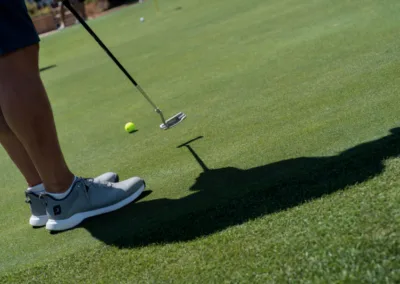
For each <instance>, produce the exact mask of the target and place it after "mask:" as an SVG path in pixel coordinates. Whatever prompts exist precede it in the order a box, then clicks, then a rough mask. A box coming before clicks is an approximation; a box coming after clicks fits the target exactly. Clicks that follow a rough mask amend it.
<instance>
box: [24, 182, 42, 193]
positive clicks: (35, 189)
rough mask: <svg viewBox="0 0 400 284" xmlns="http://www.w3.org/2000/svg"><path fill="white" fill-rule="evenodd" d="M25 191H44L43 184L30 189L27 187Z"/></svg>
mask: <svg viewBox="0 0 400 284" xmlns="http://www.w3.org/2000/svg"><path fill="white" fill-rule="evenodd" d="M27 190H29V191H33V192H40V191H44V185H43V183H39V184H37V185H35V186H30V187H28V189H27Z"/></svg>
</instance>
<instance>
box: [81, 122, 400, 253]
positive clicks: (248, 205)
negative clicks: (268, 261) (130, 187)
mask: <svg viewBox="0 0 400 284" xmlns="http://www.w3.org/2000/svg"><path fill="white" fill-rule="evenodd" d="M200 138H201V137H198V138H195V139H194V140H198V139H200ZM199 143H200V142H199ZM178 147H186V148H187V149H188V150H189V151H190V152H191V153H192V154H193V155H194V158H195V160H196V161H197V162H198V163H199V165H200V168H202V169H203V172H201V173H200V174H199V176H198V178H197V179H196V181H195V182H194V184H193V185H192V186H191V188H190V191H192V192H193V193H192V194H191V195H188V196H186V197H183V198H181V199H177V200H171V199H158V200H150V201H143V200H142V201H141V202H139V203H134V204H130V205H128V206H126V207H125V208H123V209H121V210H119V211H116V212H113V213H110V214H107V215H103V216H99V217H96V218H93V219H91V220H88V221H86V222H85V223H84V224H82V226H83V227H84V228H86V229H87V230H88V231H89V232H90V233H91V234H92V235H93V237H95V238H97V239H99V240H101V241H103V242H104V243H106V244H109V245H115V246H117V247H120V248H132V247H137V246H145V245H149V244H154V243H171V242H177V241H187V240H192V239H195V238H197V237H201V236H206V235H209V234H212V233H215V232H217V231H220V230H224V229H226V228H228V227H230V226H234V225H238V224H241V223H244V222H246V221H248V220H250V219H253V218H256V217H260V216H264V215H266V214H271V213H274V212H278V211H281V210H285V209H288V208H292V207H294V206H298V205H300V204H302V203H304V202H307V201H310V200H312V199H315V198H319V197H321V196H323V195H326V194H330V193H333V192H335V191H338V190H343V189H345V188H346V187H347V186H351V185H354V184H356V183H360V182H364V181H366V180H368V179H370V178H373V177H374V176H377V175H379V174H380V173H382V171H383V169H384V165H383V162H384V160H385V159H387V158H389V157H396V156H398V155H399V154H400V129H398V128H396V129H392V130H391V134H390V135H388V136H385V137H383V138H381V139H378V140H375V141H371V142H368V143H364V144H360V145H357V146H355V147H353V148H351V149H348V150H346V151H344V152H342V153H341V154H339V155H337V156H331V157H315V158H307V157H300V158H296V159H289V160H284V161H280V162H276V163H272V164H268V165H264V166H260V167H256V168H251V169H247V170H242V169H238V168H233V167H227V168H221V169H209V168H208V167H207V166H206V164H205V162H204V161H202V160H201V158H200V157H199V156H198V155H197V153H196V152H195V151H194V149H193V148H192V146H191V145H189V142H188V143H185V144H183V145H180V146H178ZM182 150H183V149H182ZM262 154H263V153H260V155H262Z"/></svg>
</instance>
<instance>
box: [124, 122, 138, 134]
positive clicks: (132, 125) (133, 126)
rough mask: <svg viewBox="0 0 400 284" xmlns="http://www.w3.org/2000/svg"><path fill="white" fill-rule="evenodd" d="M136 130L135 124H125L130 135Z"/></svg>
mask: <svg viewBox="0 0 400 284" xmlns="http://www.w3.org/2000/svg"><path fill="white" fill-rule="evenodd" d="M135 130H136V126H135V124H134V123H133V122H128V123H127V124H125V131H126V132H128V133H131V132H132V131H135Z"/></svg>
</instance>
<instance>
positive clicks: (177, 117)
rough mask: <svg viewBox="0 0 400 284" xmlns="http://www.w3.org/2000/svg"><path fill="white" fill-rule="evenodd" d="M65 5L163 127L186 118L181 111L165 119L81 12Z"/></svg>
mask: <svg viewBox="0 0 400 284" xmlns="http://www.w3.org/2000/svg"><path fill="white" fill-rule="evenodd" d="M62 2H63V4H64V5H65V7H67V8H68V9H69V10H70V11H71V13H72V14H73V15H74V16H75V18H76V19H78V21H79V22H80V23H81V24H82V26H83V27H84V28H85V29H86V31H87V32H88V33H89V34H90V35H91V36H92V37H93V38H94V40H95V41H96V42H97V43H98V44H99V45H100V46H101V47H102V48H103V49H104V51H105V52H106V53H107V54H108V56H109V57H110V58H111V59H112V60H113V61H114V63H115V64H116V65H117V66H118V67H119V69H121V71H122V72H123V73H124V74H125V76H126V77H127V78H128V79H129V81H131V83H132V84H133V85H134V86H135V87H136V88H137V89H138V90H139V92H140V93H141V94H142V95H143V97H144V98H145V99H146V100H147V101H148V102H149V103H150V104H151V105H152V107H153V108H154V111H155V112H157V113H158V114H159V115H160V118H161V120H162V123H161V124H160V128H161V129H164V130H166V129H169V128H171V127H174V126H176V125H177V124H178V123H180V122H182V120H184V119H185V118H186V114H184V113H183V112H179V113H177V114H175V115H174V116H172V117H171V118H169V119H167V120H165V118H164V115H163V113H162V111H161V109H160V108H158V107H157V106H156V104H155V103H154V102H153V101H152V100H151V99H150V97H149V96H148V95H147V94H146V92H145V91H144V90H143V89H142V87H141V86H139V84H138V83H136V81H135V80H134V79H133V78H132V76H131V75H130V74H129V73H128V71H126V69H125V68H124V67H123V66H122V64H121V63H120V62H119V61H118V60H117V58H115V56H114V55H113V54H112V53H111V51H110V50H109V49H108V48H107V47H106V46H105V44H104V43H103V42H102V41H101V40H100V39H99V37H98V36H97V35H96V34H95V33H94V32H93V30H92V29H91V28H90V27H89V26H88V24H86V22H85V20H84V19H82V17H81V16H80V15H79V13H78V12H77V11H76V10H75V8H74V7H72V5H71V2H70V1H69V0H63V1H62Z"/></svg>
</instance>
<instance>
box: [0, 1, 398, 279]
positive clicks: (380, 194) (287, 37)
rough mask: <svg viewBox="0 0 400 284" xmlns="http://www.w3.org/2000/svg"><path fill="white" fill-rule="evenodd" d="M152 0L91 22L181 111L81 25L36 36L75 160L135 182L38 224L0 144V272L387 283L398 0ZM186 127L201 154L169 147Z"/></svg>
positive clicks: (392, 227)
mask: <svg viewBox="0 0 400 284" xmlns="http://www.w3.org/2000/svg"><path fill="white" fill-rule="evenodd" d="M159 4H160V9H161V11H162V12H161V13H160V14H156V13H155V10H154V6H153V3H152V2H151V1H149V2H146V3H144V4H142V5H135V6H131V7H128V8H126V9H123V10H119V11H118V12H115V13H111V14H108V15H106V16H104V17H102V18H98V19H96V20H93V21H90V22H89V23H90V25H91V26H92V27H93V29H94V30H95V31H96V32H97V33H98V35H99V36H100V38H102V39H103V41H104V42H105V43H106V44H107V45H108V46H109V47H110V49H111V50H112V51H113V52H114V53H115V55H116V56H117V57H118V58H119V59H120V60H121V62H122V63H123V64H124V65H125V66H126V67H127V69H128V70H129V71H130V72H131V73H132V74H133V76H134V77H135V79H137V80H138V82H139V83H140V84H141V85H142V86H143V87H144V89H145V90H147V92H148V93H149V94H150V95H151V96H152V97H153V99H154V100H155V101H156V102H157V103H158V104H159V105H160V107H161V108H162V109H163V110H164V112H165V113H166V114H167V115H172V114H175V113H176V112H178V111H184V112H186V113H187V115H188V118H187V120H186V121H185V122H184V123H183V124H182V125H180V126H179V127H177V128H174V129H172V130H169V131H160V130H159V127H158V125H159V124H160V121H159V119H158V117H157V115H156V114H154V113H153V110H152V109H151V107H150V106H149V105H148V104H147V102H146V101H145V100H144V99H143V98H142V97H140V95H139V93H138V92H137V91H136V90H135V89H133V88H132V86H131V85H130V83H129V82H128V81H127V80H126V78H124V77H123V75H122V73H121V72H120V71H119V70H118V69H117V68H116V66H115V65H114V64H113V63H112V62H111V61H110V59H109V58H108V57H107V56H106V55H105V54H104V52H103V51H102V50H101V49H100V48H99V47H98V46H97V45H96V43H95V42H94V41H93V40H92V39H91V38H90V37H89V35H88V34H87V33H86V32H85V31H84V30H83V29H82V27H80V26H75V27H71V28H69V29H66V30H64V31H62V32H59V33H57V34H54V35H52V36H49V37H46V38H43V40H42V47H41V62H40V66H41V67H42V68H43V67H46V66H51V65H56V66H55V67H54V68H52V69H48V70H46V71H43V72H42V73H41V74H42V78H43V80H44V83H45V85H46V88H47V90H48V93H49V96H50V98H51V101H52V105H53V108H54V113H55V119H56V122H57V128H58V132H59V136H60V140H61V144H62V147H63V150H64V152H65V156H66V159H67V160H68V163H69V165H70V166H71V168H72V169H73V171H74V172H75V173H76V174H78V175H83V176H95V175H98V174H100V173H102V172H105V171H109V170H113V171H117V172H118V173H119V174H120V176H121V178H127V177H129V176H132V175H138V176H141V177H143V178H145V179H146V181H147V184H148V191H147V192H146V194H145V195H144V197H143V198H142V199H141V200H140V201H138V202H137V203H135V204H132V205H129V206H127V207H125V208H123V209H121V210H119V211H118V212H114V213H111V214H107V215H104V216H101V217H97V218H93V219H91V220H88V221H86V222H84V223H83V224H82V226H80V227H79V228H77V229H75V230H71V231H68V232H64V233H61V234H56V235H51V234H49V233H48V232H46V231H45V230H44V229H36V230H33V229H32V228H30V227H29V225H28V218H29V208H28V206H27V205H26V204H25V203H24V202H23V201H24V195H23V190H24V189H25V183H24V180H23V179H22V177H21V175H20V174H19V173H18V171H17V170H16V168H15V167H14V166H13V165H12V163H11V162H10V160H9V159H8V158H6V157H7V156H6V154H5V152H4V151H2V152H0V156H1V157H0V161H1V162H0V180H1V184H0V190H1V192H2V193H3V195H2V197H1V199H0V213H1V214H0V223H1V224H2V228H1V233H0V235H1V237H0V252H1V253H0V282H7V283H9V282H17V283H21V282H37V283H44V282H52V283H55V282H58V283H60V282H65V283H73V282H85V283H89V282H90V283H94V282H102V283H116V282H118V283H121V282H131V283H132V282H133V283H150V282H151V283H178V282H179V283H223V282H235V283H238V282H249V283H254V282H258V283H274V282H275V283H286V282H295V283H297V282H307V283H309V282H314V283H338V282H346V283H349V282H351V283H372V282H373V283H396V282H397V283H398V282H399V281H400V242H399V239H400V238H399V237H400V236H399V229H400V193H399V188H400V178H399V175H400V160H399V158H398V156H399V154H400V135H399V134H398V133H399V130H398V129H395V128H396V127H398V126H399V121H400V119H399V109H400V99H399V90H400V88H399V86H400V71H399V70H400V69H399V64H400V54H399V52H398V51H399V47H400V38H399V36H398V31H399V28H400V24H399V20H398V15H399V12H400V2H399V1H397V0H381V1H372V0H362V1H361V0H352V1H349V0H347V1H346V0H338V1H330V0H319V1H317V0H307V1H300V0H297V1H296V0H283V1H282V0H281V1H278V0H247V1H243V0H231V1H198V0H186V1H183V0H169V1H161V2H160V3H159ZM177 7H181V9H176V8H177ZM142 16H143V17H145V20H146V21H145V22H144V23H140V22H139V18H140V17H142ZM127 121H134V122H135V123H136V125H137V126H138V128H139V131H138V132H137V133H135V134H132V135H128V134H126V133H125V132H124V128H123V127H124V124H125V123H126V122H127ZM198 136H203V138H202V139H199V140H197V141H195V142H193V143H192V144H191V147H192V150H193V151H194V152H195V154H196V155H197V157H198V158H200V159H201V160H202V161H203V163H204V164H205V165H207V167H208V168H209V170H206V171H203V170H202V168H201V167H200V164H199V163H198V162H196V159H195V158H194V156H193V155H192V154H191V152H190V151H189V149H187V148H177V146H178V145H180V144H182V143H184V142H186V141H188V140H191V139H193V138H196V137H198Z"/></svg>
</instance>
